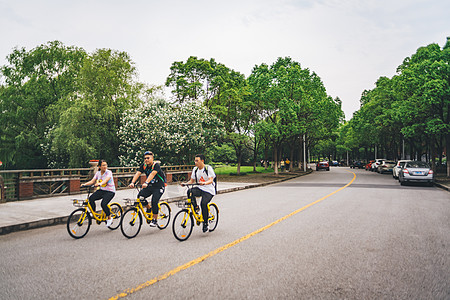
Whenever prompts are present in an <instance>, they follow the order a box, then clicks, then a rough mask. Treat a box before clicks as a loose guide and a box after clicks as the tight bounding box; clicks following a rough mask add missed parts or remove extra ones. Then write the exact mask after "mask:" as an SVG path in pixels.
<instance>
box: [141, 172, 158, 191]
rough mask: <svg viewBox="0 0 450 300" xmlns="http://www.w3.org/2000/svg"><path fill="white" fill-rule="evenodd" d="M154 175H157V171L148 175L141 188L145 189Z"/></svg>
mask: <svg viewBox="0 0 450 300" xmlns="http://www.w3.org/2000/svg"><path fill="white" fill-rule="evenodd" d="M156 174H158V171H156V170H153V171H152V172H151V173H150V175H148V177H147V179H146V180H145V182H144V184H143V185H142V187H143V188H146V187H147V186H148V185H149V184H150V182H151V181H152V180H153V178H155V176H156Z"/></svg>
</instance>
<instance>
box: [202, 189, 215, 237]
mask: <svg viewBox="0 0 450 300" xmlns="http://www.w3.org/2000/svg"><path fill="white" fill-rule="evenodd" d="M212 197H213V195H211V194H210V193H207V192H205V191H203V192H202V202H201V203H200V206H201V208H202V216H203V232H206V231H207V230H208V217H209V212H208V203H209V202H210V201H211V199H212Z"/></svg>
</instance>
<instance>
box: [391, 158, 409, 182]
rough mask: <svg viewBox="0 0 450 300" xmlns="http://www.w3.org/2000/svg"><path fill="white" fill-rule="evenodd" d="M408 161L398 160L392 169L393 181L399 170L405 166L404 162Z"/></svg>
mask: <svg viewBox="0 0 450 300" xmlns="http://www.w3.org/2000/svg"><path fill="white" fill-rule="evenodd" d="M408 161H410V160H406V159H403V160H399V161H398V162H397V164H396V165H395V167H394V168H393V169H392V177H394V178H395V179H398V174H400V170H401V169H402V168H403V166H404V165H405V163H406V162H408Z"/></svg>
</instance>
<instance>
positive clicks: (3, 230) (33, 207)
mask: <svg viewBox="0 0 450 300" xmlns="http://www.w3.org/2000/svg"><path fill="white" fill-rule="evenodd" d="M275 182H278V181H275ZM270 183H274V182H269V183H232V182H220V184H218V194H222V193H228V192H233V191H237V190H242V189H247V188H252V187H257V186H263V185H267V184H270ZM186 190H187V188H185V187H181V186H179V185H168V186H167V187H166V191H165V193H164V194H163V196H162V198H161V199H162V200H166V201H167V202H169V203H170V202H175V201H178V200H182V199H184V198H186ZM136 197H137V191H136V189H125V190H118V191H117V192H116V195H115V197H114V198H113V199H112V200H111V202H118V203H119V204H120V205H122V206H124V201H123V199H124V198H136ZM85 198H86V194H77V195H65V196H55V197H48V198H38V199H32V200H25V201H14V202H7V203H4V204H0V235H2V234H7V233H11V232H14V231H20V230H27V229H33V228H39V227H44V226H50V225H56V224H62V223H65V222H67V218H68V217H69V215H70V213H71V212H72V211H73V210H75V207H74V206H73V205H72V199H79V200H81V199H85ZM96 203H97V209H100V201H97V202H96Z"/></svg>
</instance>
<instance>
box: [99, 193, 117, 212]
mask: <svg viewBox="0 0 450 300" xmlns="http://www.w3.org/2000/svg"><path fill="white" fill-rule="evenodd" d="M115 195H116V193H114V192H110V191H104V192H103V200H102V209H103V211H104V212H105V214H106V216H107V217H108V219H109V215H110V214H111V210H110V209H109V206H108V203H109V202H110V201H111V199H112V198H114V196H115Z"/></svg>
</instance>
